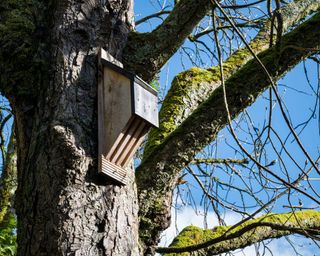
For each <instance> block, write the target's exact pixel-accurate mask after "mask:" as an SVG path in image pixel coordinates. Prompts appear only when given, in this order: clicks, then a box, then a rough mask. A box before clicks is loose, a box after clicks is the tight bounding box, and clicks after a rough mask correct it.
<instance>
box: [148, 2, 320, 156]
mask: <svg viewBox="0 0 320 256" xmlns="http://www.w3.org/2000/svg"><path fill="white" fill-rule="evenodd" d="M319 8H320V2H318V1H313V0H297V1H295V2H292V3H290V4H288V5H286V6H285V7H283V8H282V10H281V13H282V17H283V32H286V31H287V30H288V29H289V28H290V27H292V26H293V25H294V24H296V23H297V22H298V21H299V20H301V19H303V18H305V17H306V16H307V15H309V14H310V13H312V12H314V11H316V10H318V9H319ZM264 23H265V25H264V27H263V29H261V30H260V31H259V33H258V34H257V36H256V37H255V38H254V39H253V40H252V41H251V42H250V44H249V46H250V47H251V48H252V49H253V51H254V52H255V53H256V54H258V53H260V52H262V51H264V50H266V49H267V48H268V47H269V43H270V31H271V29H270V26H271V23H272V20H271V19H270V20H267V21H264ZM251 59H253V56H252V54H251V53H250V51H249V50H248V49H247V48H246V47H244V48H242V49H239V50H237V51H236V52H235V53H233V54H232V55H231V56H230V57H229V58H228V59H227V60H226V61H225V62H224V63H223V73H224V77H225V79H227V78H229V77H230V76H231V75H233V74H234V73H235V72H237V71H238V70H239V69H240V68H241V67H242V66H243V65H244V64H245V63H247V62H248V61H249V60H251ZM220 84H221V82H220V71H219V67H218V66H216V67H212V68H209V69H207V70H205V69H200V68H191V69H189V70H187V71H185V72H182V73H180V74H178V75H177V76H176V77H175V78H174V79H173V82H172V85H171V88H170V90H169V92H168V94H167V96H166V98H165V100H164V102H163V105H162V108H161V110H160V126H159V129H152V130H151V131H150V133H149V137H148V141H147V144H146V146H145V151H144V157H147V156H148V155H149V154H150V153H151V152H152V150H153V148H154V147H156V146H157V145H159V144H160V143H162V142H163V141H164V139H165V138H166V137H167V136H168V135H169V134H170V133H171V132H172V131H174V130H175V129H176V128H177V126H178V125H179V124H181V123H182V122H183V120H185V119H186V118H187V117H188V116H189V115H190V114H191V113H192V112H193V111H194V110H195V109H196V108H197V107H198V106H199V105H200V104H201V102H203V101H205V100H206V99H207V98H208V97H209V96H210V95H211V94H212V93H213V92H214V91H215V89H216V88H218V87H219V86H220Z"/></svg>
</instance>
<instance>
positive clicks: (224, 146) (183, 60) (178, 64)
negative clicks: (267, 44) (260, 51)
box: [135, 0, 320, 256]
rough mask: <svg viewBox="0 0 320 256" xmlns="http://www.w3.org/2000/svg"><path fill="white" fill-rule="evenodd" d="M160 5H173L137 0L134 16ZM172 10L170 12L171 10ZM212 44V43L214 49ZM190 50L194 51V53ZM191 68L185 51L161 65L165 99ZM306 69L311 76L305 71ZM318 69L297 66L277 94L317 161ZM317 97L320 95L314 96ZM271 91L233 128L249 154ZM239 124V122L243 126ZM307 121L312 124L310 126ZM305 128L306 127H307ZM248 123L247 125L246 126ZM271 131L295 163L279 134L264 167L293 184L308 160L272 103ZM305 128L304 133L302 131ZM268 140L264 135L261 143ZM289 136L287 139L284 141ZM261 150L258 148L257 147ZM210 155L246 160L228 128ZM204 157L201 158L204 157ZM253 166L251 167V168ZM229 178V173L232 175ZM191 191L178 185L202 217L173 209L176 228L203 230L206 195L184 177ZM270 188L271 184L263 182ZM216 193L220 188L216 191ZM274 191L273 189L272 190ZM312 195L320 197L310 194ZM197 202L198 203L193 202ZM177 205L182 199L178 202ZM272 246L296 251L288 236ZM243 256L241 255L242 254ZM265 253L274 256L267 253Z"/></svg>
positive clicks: (279, 208)
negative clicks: (172, 85) (179, 75)
mask: <svg viewBox="0 0 320 256" xmlns="http://www.w3.org/2000/svg"><path fill="white" fill-rule="evenodd" d="M159 2H161V3H163V2H165V4H164V6H166V5H170V3H171V2H170V1H155V0H150V1H135V13H136V20H139V19H140V18H141V17H144V16H146V15H149V14H151V13H154V12H157V11H159V4H158V3H159ZM169 9H170V8H169ZM159 23H161V20H160V19H152V20H151V21H150V22H148V23H146V24H143V25H140V26H138V27H137V30H138V31H140V32H145V31H150V30H152V29H153V28H155V27H156V26H157V25H158V24H159ZM247 37H249V36H248V35H247ZM206 43H208V46H209V47H212V48H213V47H214V45H212V42H210V41H206ZM210 44H211V45H210ZM185 46H186V48H187V47H190V48H191V47H193V46H192V44H191V43H189V42H186V44H185ZM190 52H191V51H190ZM202 56H203V59H204V60H208V58H207V57H206V56H205V54H203V55H202ZM192 66H193V64H192V63H191V62H190V61H189V59H188V58H187V57H186V51H181V50H180V51H178V52H177V53H176V54H175V55H174V56H173V57H172V58H171V59H170V60H169V62H168V63H167V64H166V65H165V66H164V67H163V70H162V72H161V74H160V79H159V81H160V85H161V89H160V91H161V96H162V97H163V95H164V94H165V92H166V91H167V90H168V88H169V87H170V83H171V81H172V79H173V77H174V76H175V75H176V74H177V73H179V72H181V71H183V70H185V69H187V68H190V67H192ZM208 66H210V64H209V62H208V61H207V63H204V65H203V66H201V67H205V68H207V67H208ZM306 70H307V72H306ZM319 79H320V77H319V65H318V64H316V63H315V62H314V61H311V60H307V61H305V62H304V63H301V64H299V65H298V66H296V67H295V68H294V69H293V70H291V71H290V72H289V73H288V74H287V75H286V76H285V77H284V78H283V79H281V80H280V81H278V91H279V95H280V96H281V98H282V100H283V105H284V106H285V109H286V114H287V116H288V117H289V119H290V122H291V125H292V126H293V127H294V128H296V132H297V133H298V134H299V138H300V140H301V142H302V144H303V146H304V147H305V149H306V150H307V151H308V153H309V154H310V156H311V157H312V158H313V159H314V160H315V159H316V158H317V157H318V156H319V150H320V136H319V132H320V130H319V118H320V117H319V114H320V113H319V102H318V101H319ZM316 95H317V96H316ZM273 98H274V96H273ZM269 102H270V101H269V92H268V91H267V92H265V93H264V94H263V95H262V96H261V97H260V98H259V99H258V100H257V101H256V102H255V103H254V104H253V105H252V106H251V107H249V108H248V109H247V112H248V114H243V115H240V116H239V117H238V118H237V120H236V122H235V123H234V124H233V126H234V127H236V131H237V136H238V137H239V139H240V140H241V142H242V144H243V145H244V146H245V147H246V149H247V150H248V151H249V152H254V147H253V146H252V145H250V144H251V143H252V142H253V141H255V142H256V139H257V138H258V136H254V138H253V137H251V134H249V133H248V132H249V131H250V132H251V133H255V132H256V133H257V134H259V132H261V131H262V129H263V128H264V127H265V125H266V119H267V117H268V115H269ZM248 117H251V118H252V120H251V121H250V122H249V121H248ZM240 121H241V122H240ZM307 121H308V122H307ZM305 122H307V123H306V125H304V123H305ZM248 123H249V124H248ZM272 127H273V128H274V130H275V131H276V133H277V134H278V136H279V137H280V138H281V140H282V141H285V143H286V148H287V149H288V151H289V152H290V154H291V156H292V158H293V159H290V157H289V156H288V155H286V153H285V152H284V150H281V148H282V147H281V144H280V141H279V140H278V139H277V136H276V135H275V134H273V135H271V136H272V141H273V142H274V145H272V143H268V145H266V147H265V148H266V150H267V151H268V154H267V155H266V157H264V158H262V160H261V161H262V163H263V164H264V165H268V164H270V163H272V161H274V160H275V161H276V164H274V165H272V166H270V167H269V168H270V169H271V170H272V171H274V172H275V173H277V174H278V175H280V176H281V177H283V178H285V179H286V177H287V175H289V176H290V178H291V180H293V179H295V178H297V177H298V175H299V173H300V171H299V169H298V168H297V166H296V165H295V162H296V163H297V164H298V165H299V166H300V167H304V165H305V161H306V156H305V155H304V154H303V152H302V151H301V149H300V147H299V146H298V145H297V143H296V142H295V141H294V140H293V137H292V136H288V135H289V134H290V130H289V129H288V126H287V124H286V123H285V121H284V118H283V115H282V114H281V112H280V111H279V104H278V103H277V102H275V101H274V103H273V112H272ZM302 128H303V129H302ZM265 137H266V133H265V134H264V135H263V136H262V139H263V138H265ZM286 138H287V139H286ZM255 146H257V145H255ZM209 152H210V153H212V154H213V155H214V156H215V157H218V158H227V157H229V158H238V159H241V158H243V157H244V156H243V154H242V153H241V152H239V147H238V146H237V144H236V143H235V141H234V139H233V137H232V136H231V135H230V132H229V131H228V129H224V130H223V131H221V133H220V135H219V136H218V140H217V141H216V142H215V143H213V144H211V145H209V146H208V147H207V148H206V149H205V150H204V151H203V152H202V155H208V154H209ZM280 153H281V156H282V161H283V162H281V159H280V158H279V154H280ZM200 155H201V154H200ZM308 167H310V164H309V163H307V165H306V169H307V168H308ZM220 168H223V166H220ZM250 168H253V169H250ZM250 168H246V169H243V168H240V167H237V169H238V170H239V172H240V173H241V174H242V175H243V177H249V178H250V175H249V172H250V171H252V170H253V171H256V172H258V171H259V170H257V168H256V167H255V166H254V165H252V166H250ZM212 172H213V173H214V174H215V176H216V177H218V178H219V179H220V180H223V181H225V182H232V184H233V185H234V186H239V187H242V186H244V184H243V183H242V182H241V178H239V177H235V176H237V175H234V176H232V175H226V172H221V171H220V173H219V171H217V170H212ZM229 174H230V172H229ZM310 176H311V177H314V178H319V175H317V173H315V172H311V174H310ZM269 178H270V179H272V180H274V179H273V178H272V177H269ZM186 180H187V182H188V183H187V184H188V188H187V187H184V186H181V187H180V186H179V192H180V193H182V194H184V195H185V196H186V197H187V198H188V197H190V194H192V197H193V199H192V200H191V199H190V198H189V200H188V199H185V202H191V204H192V205H193V207H196V208H197V210H196V211H198V214H197V213H196V212H195V211H194V209H193V208H191V206H186V207H185V208H182V209H181V210H180V211H175V210H173V215H174V218H173V219H177V223H176V227H178V230H180V231H181V229H182V228H183V227H185V226H187V225H190V224H194V225H200V226H203V224H204V221H203V216H202V215H201V214H199V213H201V212H203V207H204V205H205V203H204V202H203V201H202V193H201V191H200V189H199V186H198V185H197V184H196V182H195V180H194V179H193V178H192V177H189V178H186ZM249 183H250V184H251V186H252V187H253V188H252V190H253V191H254V190H255V187H256V189H257V196H258V197H259V199H261V200H262V201H267V200H268V197H269V195H268V194H267V193H266V192H265V191H259V189H258V187H259V188H260V187H261V184H260V185H259V184H258V182H257V181H253V180H252V181H250V182H249ZM302 185H304V186H303V187H304V188H305V189H306V190H307V191H309V190H310V186H309V185H308V184H307V183H306V182H304V184H302ZM310 185H312V186H313V188H314V190H315V191H316V192H319V188H320V179H315V180H313V181H310ZM265 186H266V187H267V184H265ZM273 186H275V183H273ZM217 189H218V188H217ZM270 191H271V190H270ZM219 193H220V196H221V197H222V198H227V197H228V200H230V198H232V199H233V200H234V203H235V204H237V203H238V202H239V201H241V200H243V198H241V197H243V195H241V194H240V193H236V192H232V190H230V191H225V190H223V189H221V190H220V192H219ZM310 193H311V194H313V195H315V196H317V195H316V194H315V193H313V192H312V191H311V192H310ZM193 200H194V201H193ZM244 200H245V202H246V204H247V205H253V206H254V205H255V206H254V207H252V208H250V207H249V208H248V209H247V210H248V211H249V212H253V211H254V210H255V209H257V207H256V201H255V200H253V199H252V198H251V197H245V199H244ZM178 201H179V200H178ZM289 201H290V202H291V203H292V204H293V205H299V203H301V202H302V203H303V206H306V207H315V206H316V205H315V203H314V202H313V201H311V200H310V199H308V198H306V197H304V196H301V195H298V194H297V193H293V195H292V196H291V197H290V198H289ZM179 204H180V205H182V204H183V202H182V201H179V203H178V205H179ZM286 205H288V197H285V198H283V199H281V200H279V201H278V202H277V203H276V204H275V205H273V208H272V211H273V212H284V211H288V208H286ZM208 209H209V212H208V215H209V217H208V218H207V220H208V225H209V227H212V226H213V225H216V224H217V221H216V217H215V216H214V215H213V213H212V209H211V208H208ZM176 214H177V215H176ZM225 216H226V220H227V224H232V223H235V222H236V221H238V220H239V215H237V214H235V213H231V212H230V211H226V212H225ZM176 227H175V226H174V225H172V226H171V227H170V228H169V229H168V231H167V233H166V234H165V236H164V238H163V240H162V242H163V243H165V242H167V243H168V242H169V241H170V240H171V239H172V236H173V234H174V233H175V231H177V230H176ZM290 239H292V241H293V243H294V244H299V245H300V244H302V243H304V246H302V247H299V246H298V248H299V250H300V253H301V255H316V254H317V253H316V252H317V247H316V246H315V245H314V244H312V242H311V243H310V244H308V245H307V246H306V241H305V240H303V239H301V238H296V237H290ZM270 248H272V249H273V250H274V255H292V254H293V249H292V247H291V245H290V243H288V242H287V240H286V239H285V238H283V239H280V240H276V241H273V242H272V243H271V244H270ZM254 251H255V250H254V247H251V248H249V249H247V251H246V252H247V254H246V255H250V256H251V255H256V254H255V252H254ZM239 255H241V254H239ZM266 255H270V254H268V253H266Z"/></svg>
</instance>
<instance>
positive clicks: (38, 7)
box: [0, 0, 48, 101]
mask: <svg viewBox="0 0 320 256" xmlns="http://www.w3.org/2000/svg"><path fill="white" fill-rule="evenodd" d="M45 10H46V8H45V5H44V4H43V1H37V0H26V1H20V0H2V1H1V3H0V74H1V75H0V92H1V93H2V94H4V95H5V96H6V97H8V98H11V97H12V96H14V97H20V96H23V97H25V98H26V97H29V99H28V101H31V98H32V97H33V94H35V92H37V90H38V89H39V88H35V87H36V86H35V85H37V84H38V83H37V82H38V81H39V80H40V78H39V76H41V75H43V72H40V71H41V70H43V69H44V65H45V61H44V45H43V44H41V41H42V40H43V38H44V37H45V35H46V30H45V27H46V23H45V22H44V20H43V18H44V17H43V15H44V11H45ZM47 20H48V19H47Z"/></svg>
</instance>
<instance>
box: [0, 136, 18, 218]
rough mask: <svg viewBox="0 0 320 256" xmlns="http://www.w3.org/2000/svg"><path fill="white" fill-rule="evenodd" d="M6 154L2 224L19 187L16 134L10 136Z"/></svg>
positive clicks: (1, 194)
mask: <svg viewBox="0 0 320 256" xmlns="http://www.w3.org/2000/svg"><path fill="white" fill-rule="evenodd" d="M5 154H6V155H5V162H4V164H3V169H2V173H1V178H0V224H1V222H2V221H3V219H4V217H5V216H6V215H8V214H9V213H10V211H8V210H10V208H11V207H12V204H13V195H14V191H15V188H16V186H17V156H16V149H15V137H14V132H12V134H11V136H10V140H9V144H8V147H7V150H6V152H5Z"/></svg>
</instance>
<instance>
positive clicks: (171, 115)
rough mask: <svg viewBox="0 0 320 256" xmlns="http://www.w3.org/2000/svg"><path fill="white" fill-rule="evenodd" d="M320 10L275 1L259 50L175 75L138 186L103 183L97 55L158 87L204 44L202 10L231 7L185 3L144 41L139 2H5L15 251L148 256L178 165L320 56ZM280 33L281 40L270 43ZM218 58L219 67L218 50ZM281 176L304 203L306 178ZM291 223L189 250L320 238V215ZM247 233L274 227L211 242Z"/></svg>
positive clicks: (261, 225) (4, 74)
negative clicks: (169, 69)
mask: <svg viewBox="0 0 320 256" xmlns="http://www.w3.org/2000/svg"><path fill="white" fill-rule="evenodd" d="M261 2H262V1H261ZM276 3H277V6H278V5H280V2H278V1H276ZM319 5H320V3H318V1H311V0H297V1H294V2H292V3H290V4H283V7H282V9H280V6H278V7H277V8H276V10H275V11H274V14H273V12H272V13H271V18H270V19H265V20H264V21H260V22H262V26H261V29H260V31H259V33H258V34H257V36H256V37H255V38H254V39H253V40H252V41H251V42H250V43H249V46H250V47H249V48H250V49H251V50H248V48H243V49H239V50H238V51H236V52H234V53H232V54H231V55H230V56H229V58H228V59H227V60H226V61H224V63H223V65H220V68H219V66H217V67H214V68H210V69H207V70H206V69H201V68H192V69H190V70H188V71H185V72H183V73H181V74H179V75H178V76H176V78H175V79H174V81H173V83H172V87H171V89H170V91H169V93H168V94H167V96H166V99H165V101H164V102H163V104H162V109H161V112H160V121H161V124H160V128H159V129H156V130H152V131H151V132H150V134H149V137H148V142H147V144H146V146H145V151H144V155H143V160H142V163H141V164H140V165H139V167H138V168H137V170H136V171H135V172H134V171H133V167H131V168H128V180H129V182H128V184H127V185H126V186H122V187H121V186H117V185H113V184H110V183H109V184H108V181H107V180H105V179H103V178H102V177H101V176H98V175H97V135H96V134H97V111H96V88H97V72H98V66H97V53H98V51H99V49H100V47H103V48H104V49H106V50H107V51H108V52H109V53H110V54H111V55H113V56H114V57H115V58H117V59H118V60H121V61H122V62H123V63H124V65H125V67H126V69H128V70H130V71H132V72H134V73H136V74H138V75H139V76H141V77H142V78H143V79H144V80H145V81H147V82H151V81H152V80H153V79H154V78H155V76H156V75H157V74H158V72H159V71H160V69H161V67H162V66H163V65H164V64H165V63H166V62H167V61H168V60H169V58H170V57H171V56H172V55H173V54H174V53H175V52H176V51H177V49H178V48H179V47H181V45H182V44H183V42H184V41H185V40H186V38H187V37H189V38H190V40H197V37H196V36H193V37H192V36H190V35H191V34H192V31H193V29H194V28H195V27H196V26H197V24H198V23H199V22H200V21H201V20H202V19H203V18H204V17H205V16H206V15H211V14H212V13H214V12H219V14H221V15H223V14H224V12H223V10H224V8H227V7H221V6H220V4H219V3H218V2H217V1H209V0H198V1H195V0H181V1H177V4H176V5H174V7H173V8H172V10H170V14H169V15H168V16H167V17H166V18H165V20H164V21H163V23H162V24H161V25H160V26H158V27H157V28H156V29H154V30H153V31H151V32H150V33H137V32H135V31H134V21H133V3H132V1H130V0H122V1H70V0H65V1H60V0H58V1H41V0H26V1H17V0H4V1H2V2H1V3H0V45H1V50H0V69H1V80H0V86H1V87H0V89H1V93H2V94H3V95H4V96H5V97H6V98H7V99H8V100H9V101H10V104H11V107H12V111H13V113H14V117H15V124H16V129H15V132H16V139H17V156H18V163H17V166H18V188H17V192H16V204H15V209H16V212H17V218H18V233H17V241H18V255H25V256H26V255H69V254H70V255H153V254H154V253H155V250H156V246H157V244H158V242H159V237H160V234H161V232H162V231H163V230H164V229H166V228H167V227H168V226H169V223H170V209H171V205H172V196H173V191H174V189H175V187H176V185H177V182H178V181H179V177H180V174H181V171H182V169H183V168H185V167H187V166H188V165H189V164H190V163H192V161H194V158H195V155H196V153H197V152H199V150H201V149H203V148H204V147H205V146H206V145H207V144H208V143H210V142H211V141H212V140H214V139H215V138H216V136H217V134H218V132H219V131H220V130H221V129H222V128H223V127H225V126H226V125H227V123H228V122H230V120H231V119H233V118H235V117H236V116H237V115H238V114H239V113H240V112H241V111H243V110H244V109H245V108H246V107H247V106H249V105H251V104H252V103H253V102H254V101H255V100H256V99H257V97H258V96H259V95H260V94H261V93H262V92H263V91H265V90H266V89H267V88H269V87H270V86H271V85H272V86H273V87H274V86H275V85H274V81H276V80H278V79H279V78H280V77H281V76H283V75H284V74H285V73H286V72H287V71H288V70H290V69H291V68H292V67H294V66H295V65H297V64H298V63H299V62H301V60H303V59H305V58H307V57H310V56H313V55H314V54H316V53H317V52H318V51H319V37H320V30H319V29H318V28H319V24H320V16H319V13H318V10H319ZM249 6H250V5H249ZM234 8H237V6H236V4H235V3H234ZM243 8H244V7H243ZM212 10H214V12H212ZM312 13H313V15H311V17H310V14H312ZM159 15H162V14H159ZM212 15H213V14H212ZM214 16H215V15H213V20H215V19H218V18H217V17H214ZM224 19H226V20H228V15H226V16H224ZM301 20H303V22H300V21H301ZM300 23H301V24H300ZM232 24H233V23H231V25H230V24H229V26H232ZM298 24H300V25H299V26H297V25H298ZM274 27H277V29H273V28H274ZM212 31H213V30H212ZM215 31H216V30H215ZM274 34H275V35H277V36H276V43H272V42H271V44H270V37H273V35H274ZM217 49H219V47H218V46H217ZM217 56H220V57H219V59H220V64H221V59H222V58H221V54H217ZM257 56H258V57H257ZM146 67H147V68H146ZM266 71H267V72H266ZM253 74H254V75H253ZM222 75H223V76H222ZM223 77H224V80H225V82H223V83H221V80H222V81H223V79H222V78H223ZM224 88H226V89H227V91H228V94H227V103H228V104H227V106H228V107H227V108H226V104H225V97H224V96H225V95H226V94H225V93H224ZM186 109H187V110H188V111H185V110H186ZM306 156H309V155H308V154H307V155H306ZM307 158H308V157H307ZM251 160H252V161H254V160H255V159H251ZM308 160H309V162H310V164H311V168H312V169H313V170H318V168H317V165H316V164H315V163H314V160H313V159H312V158H311V157H309V159H308ZM255 164H257V165H258V167H259V168H262V169H263V170H264V171H266V172H270V173H271V174H274V173H273V172H271V171H270V170H269V169H268V168H267V167H266V166H264V165H262V164H259V162H256V163H255ZM274 175H276V174H274ZM302 176H303V175H302ZM277 178H279V179H280V181H281V182H282V183H283V184H284V186H285V187H286V188H287V189H290V190H294V191H298V192H299V193H304V194H306V196H307V195H308V193H306V192H304V191H303V190H302V189H300V188H299V186H298V183H299V181H300V180H299V179H298V180H297V181H295V182H292V181H291V180H289V181H287V180H283V179H281V177H277ZM312 199H314V200H316V202H317V203H319V200H318V199H317V198H314V197H312ZM286 216H287V215H276V216H275V217H274V218H273V217H270V216H269V215H267V216H266V217H265V219H263V221H260V222H259V221H258V222H257V221H256V222H244V223H243V226H240V228H239V226H238V228H236V229H234V232H231V233H230V232H229V233H226V234H225V235H222V236H220V237H219V236H216V234H218V233H216V234H211V235H210V236H209V237H210V239H209V240H208V241H204V240H203V239H204V238H203V239H202V238H201V239H200V240H197V241H194V242H196V243H202V244H203V243H206V242H207V243H208V244H205V247H206V248H209V249H208V250H211V253H215V254H217V253H221V252H222V251H228V250H231V249H234V248H241V247H243V246H245V245H248V244H252V243H254V242H257V241H260V240H263V239H267V238H272V237H279V236H283V235H287V234H289V233H299V234H304V235H306V236H307V235H310V236H317V235H319V232H318V231H317V230H319V225H320V221H319V213H318V212H317V211H311V212H301V213H299V214H293V216H294V217H293V218H294V220H293V219H292V218H291V217H286ZM290 216H291V215H290ZM247 219H250V218H247ZM302 219H308V221H307V222H303V223H302V222H301V221H300V220H302ZM260 220H261V219H260ZM257 223H258V224H257ZM288 223H290V225H287V224H288ZM248 227H249V228H248ZM252 227H254V228H258V229H257V230H258V231H259V232H260V229H261V231H263V230H271V231H272V232H271V231H270V233H267V232H263V233H264V234H265V236H261V237H258V238H257V239H255V238H254V239H252V240H250V239H247V243H246V244H244V243H241V239H239V240H238V242H237V243H236V242H234V245H235V246H234V247H232V248H231V247H224V249H223V250H220V251H219V250H217V251H215V249H214V248H215V247H214V246H212V245H214V243H212V241H213V242H221V241H224V240H228V239H231V238H232V239H236V238H234V237H233V236H234V234H237V235H238V237H240V238H241V235H242V234H243V233H244V235H247V234H249V233H247V232H251V230H252ZM189 231H190V230H189ZM207 237H208V236H207ZM214 239H217V240H214ZM210 241H211V243H210ZM234 241H235V240H234ZM220 245H221V244H220ZM208 246H209V247H208ZM179 247H181V245H179ZM221 247H223V245H222V246H221ZM203 248H204V247H201V249H203ZM219 248H220V247H219ZM185 249H186V250H190V249H192V248H185ZM198 249H199V248H198ZM174 250H177V251H179V250H180V251H182V250H183V249H176V248H175V249H174ZM158 251H163V252H164V251H166V250H165V249H159V250H158Z"/></svg>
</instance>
